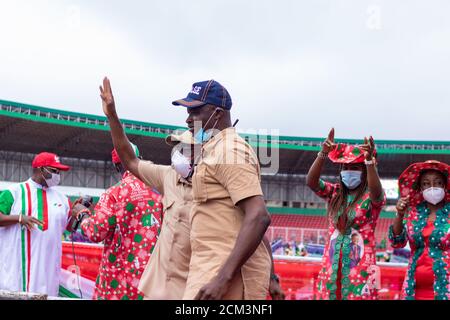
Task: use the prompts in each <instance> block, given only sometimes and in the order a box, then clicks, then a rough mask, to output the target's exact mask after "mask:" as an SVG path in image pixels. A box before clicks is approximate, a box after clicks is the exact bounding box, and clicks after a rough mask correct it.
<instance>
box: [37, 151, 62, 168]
mask: <svg viewBox="0 0 450 320" xmlns="http://www.w3.org/2000/svg"><path fill="white" fill-rule="evenodd" d="M31 166H32V167H33V168H40V167H52V168H55V169H58V170H61V171H68V170H70V167H69V166H66V165H63V164H62V163H61V162H60V161H59V157H58V156H57V155H56V154H54V153H50V152H42V153H39V154H38V155H37V156H36V157H34V159H33V162H32V163H31Z"/></svg>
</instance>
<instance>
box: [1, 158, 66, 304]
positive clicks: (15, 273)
mask: <svg viewBox="0 0 450 320" xmlns="http://www.w3.org/2000/svg"><path fill="white" fill-rule="evenodd" d="M32 167H33V175H32V177H31V178H30V179H28V180H27V181H25V182H23V183H18V184H14V185H11V186H10V187H9V188H8V189H6V190H4V191H3V192H2V193H1V194H0V243H1V245H0V290H8V291H16V292H32V293H41V294H48V295H49V296H57V295H58V289H59V277H60V273H61V256H62V234H63V232H64V230H65V229H66V227H67V226H68V222H71V221H72V219H71V218H70V211H71V205H70V202H69V199H68V198H67V197H66V196H65V195H63V194H61V193H60V192H58V191H57V190H56V189H55V188H54V186H56V185H58V184H59V182H60V171H68V170H69V169H70V167H68V166H66V165H63V164H61V163H60V161H59V158H58V156H57V155H55V154H52V153H47V152H43V153H40V154H38V155H37V156H36V157H35V158H34V160H33V162H32Z"/></svg>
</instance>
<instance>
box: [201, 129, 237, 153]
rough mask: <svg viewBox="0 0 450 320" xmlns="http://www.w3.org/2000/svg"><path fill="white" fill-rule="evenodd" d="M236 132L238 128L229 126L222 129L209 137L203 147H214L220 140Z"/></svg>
mask: <svg viewBox="0 0 450 320" xmlns="http://www.w3.org/2000/svg"><path fill="white" fill-rule="evenodd" d="M235 132H236V128H234V127H228V128H225V129H223V130H222V131H220V132H219V133H218V134H216V135H214V136H212V137H211V139H209V140H208V141H207V142H206V143H205V144H204V145H203V149H209V148H212V147H214V146H215V145H216V144H217V143H218V142H219V141H220V140H222V139H224V138H225V137H226V136H227V135H229V134H234V133H235Z"/></svg>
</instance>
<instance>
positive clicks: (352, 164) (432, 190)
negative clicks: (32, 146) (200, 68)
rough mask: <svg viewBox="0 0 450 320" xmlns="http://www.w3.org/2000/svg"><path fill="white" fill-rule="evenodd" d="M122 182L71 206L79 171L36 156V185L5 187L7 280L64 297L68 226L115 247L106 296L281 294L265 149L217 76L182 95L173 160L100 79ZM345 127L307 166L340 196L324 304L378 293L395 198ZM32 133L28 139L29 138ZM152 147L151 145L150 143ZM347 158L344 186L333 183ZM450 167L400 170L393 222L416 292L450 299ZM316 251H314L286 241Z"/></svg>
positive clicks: (99, 292) (407, 292) (410, 295)
mask: <svg viewBox="0 0 450 320" xmlns="http://www.w3.org/2000/svg"><path fill="white" fill-rule="evenodd" d="M100 96H101V100H102V107H103V112H104V114H105V115H106V117H107V118H108V121H109V124H110V131H111V137H112V142H113V145H114V150H113V151H112V162H113V164H114V169H115V170H116V171H117V172H119V173H120V174H121V177H122V178H121V180H120V181H119V182H118V183H117V184H116V185H115V186H112V187H111V188H109V189H108V190H106V192H105V193H104V194H103V195H102V196H101V197H100V200H99V202H98V203H97V205H96V206H95V208H93V209H92V208H89V207H88V206H86V205H85V204H84V203H83V202H82V201H81V200H77V201H75V202H74V203H70V201H69V200H68V199H67V197H66V196H65V195H62V194H61V193H59V192H58V191H56V189H55V188H54V186H56V185H58V184H59V182H60V174H61V172H62V171H67V170H69V169H70V168H69V167H68V166H66V165H64V164H62V163H61V162H60V160H59V157H58V156H57V155H55V154H51V153H47V152H44V153H41V154H39V155H37V156H36V157H35V159H34V161H33V163H32V167H33V174H32V176H31V177H30V179H29V180H27V181H25V182H23V183H18V184H14V185H12V186H10V187H9V188H8V189H7V190H4V191H3V192H2V193H1V194H0V242H1V245H0V274H1V275H2V276H1V277H0V289H3V290H10V291H25V292H35V293H45V294H49V295H53V296H56V295H57V294H58V284H59V275H60V268H61V251H62V249H61V235H62V233H63V232H64V230H69V231H74V230H75V229H76V228H77V227H79V228H80V230H81V232H82V234H83V236H84V237H86V238H88V239H89V240H90V241H92V242H103V243H104V249H103V256H102V262H101V265H100V269H99V275H98V278H97V281H96V286H95V294H94V298H95V299H108V300H110V299H111V300H115V299H187V300H192V299H200V300H217V299H225V300H227V299H230V300H262V299H266V298H267V295H268V294H269V295H270V296H271V297H272V298H273V299H283V298H284V293H283V290H282V289H281V286H280V280H279V278H278V276H277V274H276V273H275V270H274V264H273V258H272V250H271V245H270V243H269V241H268V239H267V238H266V237H265V233H266V231H267V228H268V226H269V225H270V221H271V219H270V215H269V213H268V211H267V209H266V205H265V201H264V196H263V192H262V189H261V175H260V166H259V161H258V158H257V156H256V154H255V152H254V151H253V149H252V147H251V146H250V145H249V144H248V143H247V142H246V141H245V140H244V139H242V138H241V137H240V136H239V135H238V134H237V133H236V130H235V128H234V126H233V125H232V122H231V111H230V110H231V108H232V100H231V97H230V95H229V93H228V91H227V90H226V89H225V88H224V87H223V86H222V85H221V84H220V83H218V82H217V81H214V80H209V81H202V82H197V83H194V85H193V87H192V89H191V91H190V92H189V93H188V95H187V97H186V98H183V99H179V100H176V101H173V105H175V106H182V107H184V108H185V110H186V111H187V119H186V123H187V125H188V128H189V130H187V131H186V132H183V133H181V134H172V135H169V136H168V137H167V139H166V143H167V144H168V145H170V146H171V147H172V152H171V165H160V164H155V163H152V162H150V161H145V160H142V159H141V157H140V153H139V150H138V147H137V146H135V145H133V144H132V143H131V142H130V141H129V140H128V138H127V136H126V134H125V131H124V129H123V127H122V124H121V122H120V119H119V116H118V113H117V109H116V104H115V100H114V97H113V93H112V89H111V85H110V81H109V79H107V78H105V79H104V81H103V85H102V86H101V87H100ZM334 135H335V132H334V129H331V131H330V132H329V134H328V137H327V139H326V140H325V142H324V143H323V145H322V150H321V151H320V152H319V153H318V155H317V158H316V159H315V161H314V163H313V164H312V166H311V168H310V170H309V172H308V174H307V185H308V187H309V188H311V190H313V191H314V192H315V193H316V194H317V195H318V196H319V197H321V198H323V199H324V200H325V201H326V202H327V203H328V223H329V226H328V230H327V231H328V234H327V236H326V238H324V242H325V248H324V252H323V258H322V267H321V269H320V273H319V275H318V278H317V281H316V283H317V286H316V288H315V298H316V299H327V300H328V299H329V300H357V299H377V297H378V289H379V283H378V282H377V281H376V279H377V277H379V269H377V266H376V261H377V258H376V243H375V228H376V225H377V220H378V217H379V215H380V212H381V210H382V208H383V206H384V205H385V203H386V196H385V194H384V191H383V189H382V187H381V182H380V178H379V176H378V172H377V151H376V149H375V142H374V139H373V137H368V138H364V143H363V144H361V145H348V144H343V143H335V140H334ZM22 138H24V137H22ZM149 152H151V150H149ZM327 160H330V161H331V162H332V163H334V164H335V165H337V166H339V169H340V173H339V177H338V182H337V183H333V182H330V181H324V180H322V179H321V172H322V169H323V167H324V164H325V162H326V161H327ZM449 173H450V166H449V165H448V164H445V163H442V162H438V161H433V160H431V161H426V162H420V163H414V164H411V166H409V167H408V168H407V169H406V170H405V171H404V172H403V174H402V175H401V176H400V177H399V186H400V193H401V198H400V200H399V201H398V204H397V207H396V209H397V217H396V219H395V221H394V223H393V225H392V226H391V228H390V230H389V235H388V237H389V241H390V242H391V244H392V246H393V247H395V248H400V247H404V246H405V245H406V244H407V243H409V245H410V246H411V250H412V255H411V258H410V262H409V265H408V271H407V275H406V279H405V283H404V288H403V298H405V299H440V300H446V299H448V298H449V297H450V285H449V280H450V232H449V226H450V217H449V210H450V203H449V200H450V196H449V190H450V180H449ZM284 250H285V252H287V253H288V254H292V255H294V254H297V252H298V253H299V255H306V254H307V251H306V249H305V247H304V246H303V248H301V247H300V246H298V245H295V246H292V247H291V245H290V244H289V246H284Z"/></svg>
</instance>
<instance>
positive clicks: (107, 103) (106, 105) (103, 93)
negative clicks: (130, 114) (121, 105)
mask: <svg viewBox="0 0 450 320" xmlns="http://www.w3.org/2000/svg"><path fill="white" fill-rule="evenodd" d="M100 97H101V98H102V105H103V113H104V114H105V116H107V117H109V116H113V115H115V114H116V105H115V103H114V96H113V94H112V89H111V83H110V82H109V79H108V78H107V77H105V78H104V79H103V87H102V86H100Z"/></svg>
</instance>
